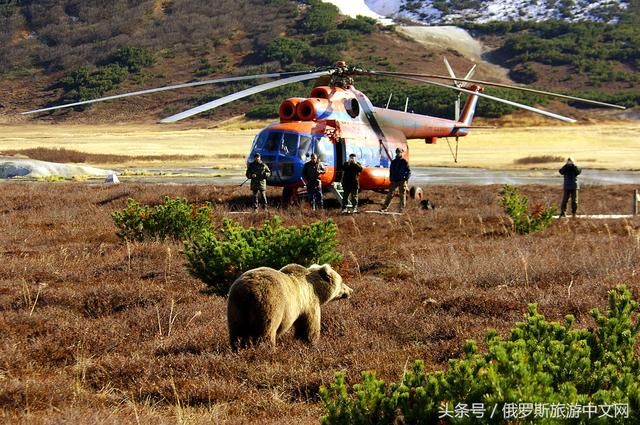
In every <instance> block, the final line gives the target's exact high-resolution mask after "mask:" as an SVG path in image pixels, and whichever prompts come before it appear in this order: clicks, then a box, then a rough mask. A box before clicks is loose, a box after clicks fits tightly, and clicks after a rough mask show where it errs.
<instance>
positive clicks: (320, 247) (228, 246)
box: [184, 217, 341, 296]
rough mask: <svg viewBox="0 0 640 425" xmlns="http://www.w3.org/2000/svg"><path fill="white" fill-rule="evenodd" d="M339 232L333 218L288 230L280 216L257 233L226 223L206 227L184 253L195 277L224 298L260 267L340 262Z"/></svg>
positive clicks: (233, 223)
mask: <svg viewBox="0 0 640 425" xmlns="http://www.w3.org/2000/svg"><path fill="white" fill-rule="evenodd" d="M336 234H337V226H336V225H335V223H333V221H332V220H327V221H318V222H315V223H312V224H310V225H303V226H300V227H296V226H291V227H285V226H283V225H282V221H281V220H280V218H278V217H275V218H273V219H271V220H270V221H267V222H266V223H265V224H264V226H263V227H262V228H261V229H256V228H254V227H249V228H245V227H243V226H242V225H240V224H239V223H237V222H235V221H233V220H229V219H223V220H222V225H221V226H220V228H218V229H207V230H205V231H203V232H202V233H201V234H200V235H199V237H197V238H194V239H191V240H188V241H186V242H185V244H184V253H185V255H186V257H187V261H188V265H187V268H188V269H189V271H190V272H191V274H193V275H194V276H196V277H198V278H200V279H201V280H202V281H204V282H205V283H206V284H207V285H208V286H209V287H210V289H211V290H212V292H213V293H216V294H218V295H223V296H224V295H226V294H227V292H228V290H229V284H230V283H231V282H232V281H233V280H234V279H236V278H237V277H238V276H239V275H240V274H241V273H243V272H245V271H247V270H249V269H252V268H255V267H260V266H267V267H272V268H276V269H279V268H281V267H283V266H285V265H287V264H289V263H298V264H302V265H304V266H309V265H311V264H314V263H319V264H322V263H335V262H337V261H339V260H340V259H341V257H340V255H339V254H338V253H336V252H335V248H336V246H337V245H338V242H337V239H336Z"/></svg>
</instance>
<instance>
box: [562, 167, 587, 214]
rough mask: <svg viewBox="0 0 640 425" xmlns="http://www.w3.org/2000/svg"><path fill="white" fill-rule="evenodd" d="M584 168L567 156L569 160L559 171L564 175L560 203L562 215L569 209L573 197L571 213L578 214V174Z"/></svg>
mask: <svg viewBox="0 0 640 425" xmlns="http://www.w3.org/2000/svg"><path fill="white" fill-rule="evenodd" d="M581 172H582V170H581V169H580V168H579V167H578V166H577V165H576V164H574V163H573V160H572V159H571V158H567V162H565V164H564V165H563V166H562V168H561V169H560V170H559V173H560V174H562V175H563V176H564V183H563V185H562V189H563V190H562V203H560V217H564V215H565V214H564V213H565V211H566V210H567V201H568V200H569V197H571V215H572V216H574V217H575V216H576V212H577V211H578V175H580V173H581Z"/></svg>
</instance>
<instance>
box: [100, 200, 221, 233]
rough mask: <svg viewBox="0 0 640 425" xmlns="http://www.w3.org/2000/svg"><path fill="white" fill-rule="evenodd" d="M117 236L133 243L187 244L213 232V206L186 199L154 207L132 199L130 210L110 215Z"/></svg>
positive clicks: (170, 201)
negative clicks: (211, 230) (211, 229)
mask: <svg viewBox="0 0 640 425" xmlns="http://www.w3.org/2000/svg"><path fill="white" fill-rule="evenodd" d="M111 217H112V218H113V221H114V222H115V224H116V226H117V227H118V232H117V233H118V236H120V237H121V238H123V239H127V240H131V241H144V240H166V239H174V240H186V239H191V238H193V237H196V236H198V235H200V234H202V233H203V232H205V231H207V230H208V229H210V228H212V226H213V224H212V221H211V205H210V204H209V203H205V204H204V205H196V204H190V203H189V202H187V200H186V199H184V198H176V199H171V198H169V197H168V196H165V197H164V203H163V204H160V205H157V206H155V207H151V206H149V205H140V204H138V202H136V201H135V200H133V199H131V198H129V200H128V201H127V207H126V208H125V209H123V210H122V211H116V212H114V213H112V214H111Z"/></svg>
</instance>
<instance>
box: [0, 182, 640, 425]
mask: <svg viewBox="0 0 640 425" xmlns="http://www.w3.org/2000/svg"><path fill="white" fill-rule="evenodd" d="M0 189H1V192H2V196H1V197H0V422H2V423H25V424H27V423H28V424H53V423H55V424H61V423H69V424H71V423H74V424H76V423H101V424H128V423H131V424H134V423H144V424H166V423H180V424H210V423H229V424H292V423H296V424H303V423H309V424H312V423H318V418H319V417H320V416H321V414H322V409H321V406H320V405H319V402H318V400H319V398H318V388H319V387H320V386H321V385H323V384H329V383H331V382H332V381H333V377H334V373H335V372H337V371H343V372H345V373H346V376H347V379H348V381H349V382H352V383H353V382H355V381H356V380H358V378H359V375H360V373H361V372H362V371H364V370H369V369H375V370H377V371H378V375H379V376H380V377H381V378H383V379H385V380H387V381H398V380H399V379H400V376H401V374H402V372H403V370H404V368H405V367H406V366H407V364H410V363H411V362H413V360H414V359H424V360H425V362H426V365H427V367H428V369H430V370H433V369H442V368H444V367H446V362H447V359H449V358H451V357H455V356H458V355H459V354H460V353H461V352H462V347H463V342H464V341H465V340H466V339H469V338H475V339H481V338H482V336H483V335H484V332H485V329H487V328H489V327H492V328H496V329H497V330H498V332H499V333H501V334H503V335H504V334H505V333H506V332H507V331H508V330H509V329H511V327H512V326H513V324H514V323H515V322H516V321H518V320H520V319H521V318H522V317H523V314H524V313H525V311H526V307H527V304H528V303H532V302H536V303H538V304H539V306H540V311H541V312H542V313H543V314H544V315H545V316H546V317H547V318H548V319H551V320H561V319H562V318H563V317H564V315H566V314H569V313H571V314H574V315H575V316H576V319H577V320H576V323H577V326H579V327H585V326H590V325H592V324H593V323H592V320H591V318H590V316H589V310H590V309H591V308H593V307H599V308H600V309H604V307H605V305H606V300H607V295H606V294H607V291H608V290H609V289H611V288H612V287H613V286H615V285H616V284H619V283H625V284H626V285H628V286H629V287H630V288H631V290H632V292H633V294H634V297H635V298H636V299H639V298H640V285H639V281H638V275H639V273H640V269H639V267H640V218H638V217H636V218H632V219H626V220H625V219H622V220H589V219H564V220H560V221H555V222H554V223H553V224H552V225H551V227H550V228H549V229H547V231H545V232H543V233H540V234H535V235H528V236H519V235H514V234H512V233H511V232H510V231H509V222H508V220H507V218H506V216H504V214H503V212H502V208H501V207H500V204H499V191H500V187H499V186H482V187H473V186H464V187H455V186H438V187H432V188H429V189H428V190H427V193H426V196H427V197H428V198H429V199H431V200H432V201H433V202H434V203H435V204H436V205H437V206H438V208H437V209H436V210H430V211H422V210H419V209H418V208H417V206H416V205H413V204H412V205H410V206H409V208H408V211H407V213H406V214H404V215H402V216H381V215H377V214H366V213H363V214H359V215H358V216H356V217H352V216H340V215H337V214H335V211H334V210H328V211H326V212H318V213H317V215H314V214H312V213H309V212H306V211H303V210H299V209H296V208H294V209H289V210H279V209H278V208H272V210H271V212H270V213H269V214H279V215H280V216H281V217H282V218H283V222H284V224H286V225H290V224H300V223H309V222H311V221H314V220H316V219H318V218H325V217H331V218H332V219H334V220H335V222H336V223H337V225H338V228H339V239H340V244H339V250H340V252H341V253H342V254H343V255H344V257H345V261H344V263H342V264H340V265H339V266H338V269H339V271H340V273H341V274H342V275H343V277H344V278H345V280H346V282H347V284H348V285H350V286H351V287H352V288H354V290H355V292H354V295H353V297H352V298H351V299H349V300H340V301H336V302H335V303H332V304H330V305H327V306H326V307H325V308H324V309H323V316H322V335H321V338H320V341H319V343H318V344H317V345H315V346H307V345H305V344H303V343H300V342H297V341H295V340H293V338H292V337H291V336H288V337H286V338H284V339H283V340H281V341H280V344H279V345H278V347H276V348H275V349H271V348H267V347H257V348H253V349H246V350H242V351H240V352H237V353H234V352H232V351H231V349H230V348H229V344H228V340H227V338H228V333H227V325H226V304H225V299H224V298H220V297H216V296H211V295H208V294H207V293H206V291H204V289H205V286H204V285H203V284H202V283H201V282H200V281H198V280H197V279H195V278H193V277H191V276H190V275H189V274H188V273H187V272H186V270H185V267H184V260H183V257H182V255H181V253H180V250H181V246H180V244H176V243H131V244H126V243H123V242H121V241H120V240H119V239H118V237H117V236H116V234H115V230H116V229H115V226H114V224H113V222H112V220H111V218H110V214H111V213H112V212H113V211H115V210H118V209H122V208H123V207H124V206H125V205H126V200H127V198H128V197H133V198H135V199H136V200H138V201H140V202H143V203H154V204H155V203H158V202H159V201H160V199H161V197H162V196H164V195H168V196H172V197H173V196H183V197H186V198H188V199H189V200H190V201H202V200H211V201H213V202H214V206H213V211H214V215H215V217H216V219H217V220H219V219H220V218H222V217H224V216H231V217H233V218H235V219H237V220H239V221H240V222H242V223H243V224H245V225H260V224H261V223H262V222H263V221H264V220H265V218H266V216H265V215H264V213H261V214H256V215H254V214H236V215H230V214H229V210H230V209H232V207H236V206H237V204H242V203H244V202H246V201H247V197H246V196H244V195H239V194H237V193H234V189H233V188H231V187H221V186H219V187H215V186H204V185H150V184H133V183H123V184H120V185H111V186H109V185H99V184H95V185H92V184H86V183H74V182H64V183H56V184H50V183H33V182H32V183H26V182H2V183H1V184H0ZM521 189H522V192H523V193H524V194H526V195H528V196H529V198H530V200H531V201H532V202H536V203H537V202H541V203H545V204H556V203H557V202H558V197H559V195H560V194H559V193H558V190H557V188H555V187H553V188H551V187H544V186H524V187H522V188H521ZM633 189H634V187H629V186H589V187H585V188H583V190H582V192H581V212H582V213H585V214H599V213H628V212H629V210H630V203H631V199H630V197H631V193H632V191H633ZM382 196H383V195H380V194H374V193H365V194H363V198H364V202H363V204H364V205H363V209H365V210H366V209H374V208H377V204H378V203H379V202H380V201H381V200H382ZM274 201H275V202H277V198H274Z"/></svg>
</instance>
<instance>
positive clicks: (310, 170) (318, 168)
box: [302, 153, 326, 210]
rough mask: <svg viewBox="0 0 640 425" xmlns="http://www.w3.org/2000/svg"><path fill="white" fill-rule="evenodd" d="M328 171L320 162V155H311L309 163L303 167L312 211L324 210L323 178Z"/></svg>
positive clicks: (303, 176) (303, 175)
mask: <svg viewBox="0 0 640 425" xmlns="http://www.w3.org/2000/svg"><path fill="white" fill-rule="evenodd" d="M325 172H326V170H325V169H324V166H323V165H322V163H321V162H320V161H318V155H316V154H315V153H312V154H311V157H310V158H309V161H307V162H306V163H305V164H304V166H303V167H302V180H303V181H304V184H305V186H306V187H307V201H308V202H309V205H310V206H311V208H312V209H314V210H315V209H316V208H320V209H322V208H323V202H322V181H320V176H322V175H323V174H324V173H325Z"/></svg>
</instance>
